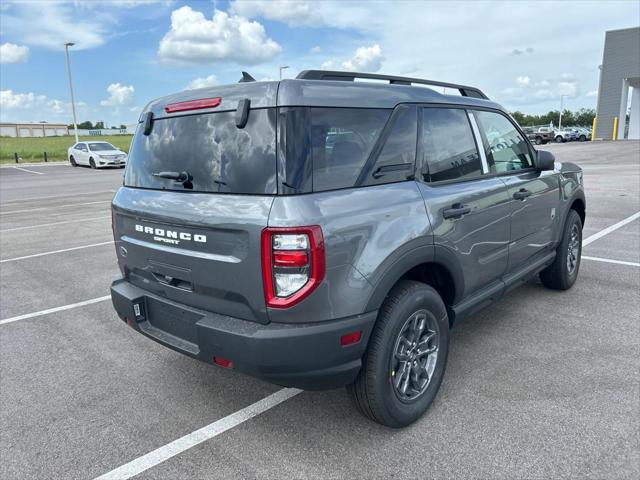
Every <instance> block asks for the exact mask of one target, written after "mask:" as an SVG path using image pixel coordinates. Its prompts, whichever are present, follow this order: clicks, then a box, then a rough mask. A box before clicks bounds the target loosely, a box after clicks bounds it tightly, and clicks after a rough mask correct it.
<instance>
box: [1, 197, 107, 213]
mask: <svg viewBox="0 0 640 480" xmlns="http://www.w3.org/2000/svg"><path fill="white" fill-rule="evenodd" d="M96 203H111V200H100V201H97V202H83V203H66V204H64V205H56V206H55V207H38V208H25V209H24V210H11V211H10V212H0V215H9V214H10V213H25V212H37V211H40V210H55V209H57V208H69V207H77V206H79V205H95V204H96Z"/></svg>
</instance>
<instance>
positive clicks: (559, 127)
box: [558, 95, 569, 130]
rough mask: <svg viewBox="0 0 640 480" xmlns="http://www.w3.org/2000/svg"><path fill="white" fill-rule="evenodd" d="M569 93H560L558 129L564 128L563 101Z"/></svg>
mask: <svg viewBox="0 0 640 480" xmlns="http://www.w3.org/2000/svg"><path fill="white" fill-rule="evenodd" d="M568 96H569V95H560V120H558V130H560V129H561V128H562V108H563V106H562V101H563V100H564V97H568Z"/></svg>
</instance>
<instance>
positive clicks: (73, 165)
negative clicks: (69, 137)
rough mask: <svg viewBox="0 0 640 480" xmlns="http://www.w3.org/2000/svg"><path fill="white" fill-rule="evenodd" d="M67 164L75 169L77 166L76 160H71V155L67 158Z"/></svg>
mask: <svg viewBox="0 0 640 480" xmlns="http://www.w3.org/2000/svg"><path fill="white" fill-rule="evenodd" d="M69 163H70V164H71V166H72V167H77V166H78V164H77V163H76V159H75V158H73V155H71V156H70V157H69Z"/></svg>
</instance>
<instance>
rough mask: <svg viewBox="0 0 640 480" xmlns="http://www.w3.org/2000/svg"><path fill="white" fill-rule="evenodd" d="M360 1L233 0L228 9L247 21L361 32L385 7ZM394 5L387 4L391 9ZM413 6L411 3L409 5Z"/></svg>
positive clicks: (391, 3)
mask: <svg viewBox="0 0 640 480" xmlns="http://www.w3.org/2000/svg"><path fill="white" fill-rule="evenodd" d="M368 3H369V2H363V1H361V0H351V1H348V0H340V1H337V0H323V1H315V0H269V1H267V0H234V1H233V2H231V8H230V10H231V11H232V12H235V13H237V14H238V15H241V16H243V17H246V18H255V17H262V18H266V19H268V20H275V21H277V22H283V23H286V24H288V25H289V26H292V27H301V26H305V27H323V26H328V27H335V28H356V29H358V30H361V29H363V22H367V21H368V19H369V17H371V16H375V11H376V10H377V9H378V8H385V6H386V5H383V4H377V3H376V4H375V8H370V4H368ZM395 3H397V2H390V4H389V5H388V6H389V7H390V8H393V7H394V5H393V4H395ZM410 3H414V2H410Z"/></svg>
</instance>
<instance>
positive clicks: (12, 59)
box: [0, 43, 29, 63]
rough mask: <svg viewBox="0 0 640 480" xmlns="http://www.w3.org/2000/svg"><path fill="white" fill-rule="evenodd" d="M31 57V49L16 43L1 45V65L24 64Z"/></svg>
mask: <svg viewBox="0 0 640 480" xmlns="http://www.w3.org/2000/svg"><path fill="white" fill-rule="evenodd" d="M28 56H29V47H25V46H24V45H16V44H15V43H3V44H2V45H0V63H23V62H26V61H27V57H28Z"/></svg>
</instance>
